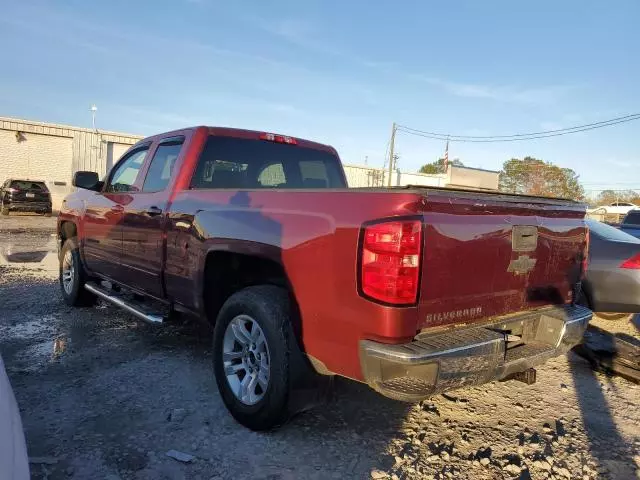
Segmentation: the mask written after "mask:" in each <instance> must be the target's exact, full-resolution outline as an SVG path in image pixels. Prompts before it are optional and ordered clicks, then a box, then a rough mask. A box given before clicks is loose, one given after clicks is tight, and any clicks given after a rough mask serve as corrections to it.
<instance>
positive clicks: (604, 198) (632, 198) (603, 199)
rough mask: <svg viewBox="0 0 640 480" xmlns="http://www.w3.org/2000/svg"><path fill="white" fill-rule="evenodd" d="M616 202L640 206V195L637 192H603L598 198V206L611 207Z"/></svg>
mask: <svg viewBox="0 0 640 480" xmlns="http://www.w3.org/2000/svg"><path fill="white" fill-rule="evenodd" d="M614 202H628V203H633V204H635V205H640V193H638V192H637V191H635V190H603V191H601V192H600V194H599V195H598V197H597V198H596V206H601V205H610V204H612V203H614Z"/></svg>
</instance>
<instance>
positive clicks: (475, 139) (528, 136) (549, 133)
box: [397, 113, 640, 143]
mask: <svg viewBox="0 0 640 480" xmlns="http://www.w3.org/2000/svg"><path fill="white" fill-rule="evenodd" d="M634 120H640V113H634V114H630V115H625V116H622V117H617V118H611V119H609V120H603V121H601V122H594V123H587V124H584V125H577V126H575V127H568V128H559V129H555V130H544V131H540V132H530V133H517V134H513V135H487V136H474V135H450V134H446V133H436V132H427V131H424V130H418V129H415V128H411V127H407V126H405V125H397V129H398V131H401V132H404V133H407V134H409V135H415V136H418V137H424V138H429V139H432V140H443V141H444V140H450V141H452V142H471V143H494V142H517V141H524V140H535V139H538V138H549V137H559V136H562V135H569V134H572V133H579V132H585V131H588V130H595V129H597V128H604V127H609V126H613V125H618V124H620V123H627V122H632V121H634Z"/></svg>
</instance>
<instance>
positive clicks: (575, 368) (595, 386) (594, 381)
mask: <svg viewBox="0 0 640 480" xmlns="http://www.w3.org/2000/svg"><path fill="white" fill-rule="evenodd" d="M575 360H577V359H575ZM575 360H574V361H571V362H570V366H571V372H572V374H573V380H574V385H575V389H576V397H577V399H578V405H579V407H580V412H581V414H582V422H583V425H584V429H585V433H586V435H587V439H588V442H589V452H590V453H591V456H592V457H593V458H594V459H595V460H596V461H597V462H598V463H599V464H600V466H602V467H604V468H605V469H606V470H607V472H608V473H609V475H611V478H634V475H635V469H634V460H633V454H632V453H631V452H630V451H629V448H628V446H627V443H626V441H625V439H624V438H623V437H622V435H621V434H620V432H619V430H618V428H617V426H616V422H615V419H614V418H613V415H612V411H611V407H610V406H609V404H608V402H607V398H606V397H605V394H604V391H603V389H608V387H607V386H606V385H605V383H604V382H603V383H601V382H600V380H599V379H598V376H597V375H596V373H595V372H594V371H593V369H592V368H591V367H590V366H589V365H588V364H587V363H585V362H582V361H575ZM594 412H597V414H594ZM614 452H615V455H614ZM620 452H624V453H623V454H622V455H620Z"/></svg>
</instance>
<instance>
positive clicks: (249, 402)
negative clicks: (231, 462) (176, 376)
mask: <svg viewBox="0 0 640 480" xmlns="http://www.w3.org/2000/svg"><path fill="white" fill-rule="evenodd" d="M291 329H292V325H291V322H290V307H289V297H288V293H287V292H286V291H285V290H283V289H281V288H278V287H274V286H269V285H262V286H254V287H248V288H245V289H244V290H241V291H239V292H237V293H235V294H233V295H232V296H231V297H229V299H228V300H227V301H226V302H225V304H224V305H223V307H222V309H221V310H220V313H219V315H218V318H217V321H216V325H215V328H214V333H213V354H214V372H215V376H216V383H217V385H218V390H219V391H220V395H221V397H222V400H223V402H224V404H225V406H226V407H227V409H228V410H229V412H230V413H231V415H232V416H233V417H234V418H235V419H236V420H237V421H238V422H239V423H240V424H242V425H244V426H245V427H247V428H250V429H251V430H269V429H272V428H275V427H277V426H279V425H282V424H283V423H284V422H286V421H287V419H288V418H289V416H290V415H291V414H292V413H295V411H294V410H293V407H292V405H291V404H292V389H291V385H292V382H293V381H294V380H295V379H294V377H297V374H296V373H295V372H296V368H292V367H293V364H294V363H296V365H298V366H299V364H300V360H299V358H298V356H297V354H296V352H297V351H298V350H297V345H295V342H296V340H295V337H294V335H293V333H292V331H291ZM306 374H309V375H310V373H309V372H306V371H305V375H306Z"/></svg>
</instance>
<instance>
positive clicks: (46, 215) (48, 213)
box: [43, 210, 53, 217]
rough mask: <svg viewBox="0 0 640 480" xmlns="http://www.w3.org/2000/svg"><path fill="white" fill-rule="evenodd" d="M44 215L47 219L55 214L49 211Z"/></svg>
mask: <svg viewBox="0 0 640 480" xmlns="http://www.w3.org/2000/svg"><path fill="white" fill-rule="evenodd" d="M43 215H44V216H45V217H50V216H51V215H53V212H52V211H51V210H47V211H45V212H43Z"/></svg>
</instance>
